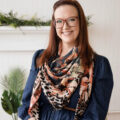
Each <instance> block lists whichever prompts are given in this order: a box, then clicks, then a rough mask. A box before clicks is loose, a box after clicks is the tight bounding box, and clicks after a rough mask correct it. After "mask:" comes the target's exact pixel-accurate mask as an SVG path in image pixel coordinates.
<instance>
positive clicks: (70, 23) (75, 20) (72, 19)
mask: <svg viewBox="0 0 120 120" xmlns="http://www.w3.org/2000/svg"><path fill="white" fill-rule="evenodd" d="M64 23H66V24H67V25H68V26H69V27H75V26H77V25H78V17H77V16H73V17H69V18H67V19H64V20H63V19H61V18H58V19H56V20H55V21H54V25H55V27H56V29H60V28H62V27H63V25H64Z"/></svg>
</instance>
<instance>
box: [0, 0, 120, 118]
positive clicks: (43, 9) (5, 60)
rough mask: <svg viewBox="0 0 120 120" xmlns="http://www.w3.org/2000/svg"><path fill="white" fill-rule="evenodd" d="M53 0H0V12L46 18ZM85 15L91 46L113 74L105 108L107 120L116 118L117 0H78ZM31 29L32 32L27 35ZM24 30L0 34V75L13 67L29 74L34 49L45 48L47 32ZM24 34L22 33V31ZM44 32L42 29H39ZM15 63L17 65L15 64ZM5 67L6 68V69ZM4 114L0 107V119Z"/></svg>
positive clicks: (119, 111) (119, 57) (119, 30)
mask: <svg viewBox="0 0 120 120" xmlns="http://www.w3.org/2000/svg"><path fill="white" fill-rule="evenodd" d="M55 1H56V0H36V1H34V0H25V1H24V0H0V11H3V12H8V11H10V10H13V11H16V12H18V15H19V16H21V15H27V17H31V16H33V15H34V14H35V13H37V16H39V17H40V18H42V19H50V18H51V14H52V5H53V3H54V2H55ZM79 1H80V3H81V5H82V6H83V8H84V11H85V14H86V15H92V19H91V21H92V22H93V25H91V26H90V27H89V38H90V42H91V45H92V46H93V48H94V49H95V51H97V52H98V53H99V54H102V55H104V56H106V57H107V58H108V59H109V61H110V64H111V67H112V71H113V75H114V89H113V94H112V98H111V103H110V108H109V120H119V119H120V102H119V101H120V93H119V91H120V87H119V85H120V80H119V78H120V74H119V72H120V70H119V69H120V64H119V61H120V52H119V51H120V47H119V44H120V41H119V38H120V37H119V35H120V22H119V21H120V14H119V12H120V7H119V5H120V0H79ZM31 30H32V32H31ZM31 30H28V31H27V33H26V34H25V35H23V34H22V33H21V32H18V31H19V30H18V31H17V32H14V30H13V31H12V30H7V32H6V31H5V29H2V30H1V31H0V68H2V69H0V74H1V75H2V74H4V73H6V72H7V71H8V69H10V68H11V67H14V66H16V65H18V66H21V67H23V68H24V69H26V71H29V68H30V63H31V57H32V54H33V52H34V51H35V50H36V49H38V48H44V47H46V43H47V40H48V33H49V32H48V29H47V32H41V31H38V30H37V31H34V30H33V28H32V29H31ZM23 31H25V30H23ZM43 31H44V30H43ZM16 60H17V62H15V61H16ZM6 65H7V66H6ZM1 114H2V117H4V119H7V115H6V114H5V113H4V112H3V111H2V110H1V108H0V116H1Z"/></svg>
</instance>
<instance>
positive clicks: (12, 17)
mask: <svg viewBox="0 0 120 120" xmlns="http://www.w3.org/2000/svg"><path fill="white" fill-rule="evenodd" d="M90 18H91V16H87V17H86V22H87V25H88V26H89V25H91V24H92V23H91V22H90ZM50 23H51V20H48V21H42V20H41V19H38V18H35V17H32V18H31V19H29V20H26V19H22V18H18V17H17V13H13V11H10V12H9V13H8V14H4V13H1V12H0V26H13V27H15V28H16V27H20V26H50Z"/></svg>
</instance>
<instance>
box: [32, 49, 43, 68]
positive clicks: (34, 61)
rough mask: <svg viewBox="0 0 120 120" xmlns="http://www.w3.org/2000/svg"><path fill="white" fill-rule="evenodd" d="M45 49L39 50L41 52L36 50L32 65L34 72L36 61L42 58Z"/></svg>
mask: <svg viewBox="0 0 120 120" xmlns="http://www.w3.org/2000/svg"><path fill="white" fill-rule="evenodd" d="M43 51H44V49H39V50H36V51H35V52H34V54H33V57H32V65H31V68H32V69H33V70H35V69H36V60H37V58H39V57H40V56H41V54H42V53H43Z"/></svg>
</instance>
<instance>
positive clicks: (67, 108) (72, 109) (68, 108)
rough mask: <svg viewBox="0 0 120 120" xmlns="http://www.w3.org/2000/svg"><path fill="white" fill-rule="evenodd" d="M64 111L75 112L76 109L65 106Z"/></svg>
mask: <svg viewBox="0 0 120 120" xmlns="http://www.w3.org/2000/svg"><path fill="white" fill-rule="evenodd" d="M64 109H66V110H71V111H73V112H75V109H74V108H70V107H66V106H64Z"/></svg>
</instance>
